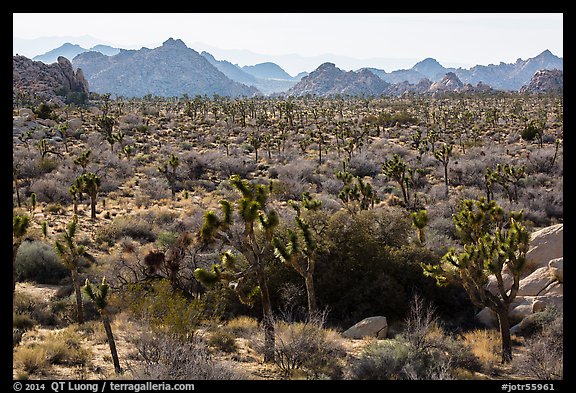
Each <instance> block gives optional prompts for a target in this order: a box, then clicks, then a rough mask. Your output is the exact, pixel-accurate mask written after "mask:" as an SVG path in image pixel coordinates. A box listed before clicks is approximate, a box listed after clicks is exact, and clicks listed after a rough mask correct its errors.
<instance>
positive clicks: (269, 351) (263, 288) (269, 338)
mask: <svg viewBox="0 0 576 393" xmlns="http://www.w3.org/2000/svg"><path fill="white" fill-rule="evenodd" d="M257 275H258V285H259V286H260V297H261V300H262V313H263V320H262V325H263V327H264V361H265V362H273V361H274V348H275V341H276V338H275V334H274V319H273V316H272V304H271V302H270V294H269V293H268V284H267V282H266V276H265V274H264V268H263V267H262V266H259V267H258V269H257Z"/></svg>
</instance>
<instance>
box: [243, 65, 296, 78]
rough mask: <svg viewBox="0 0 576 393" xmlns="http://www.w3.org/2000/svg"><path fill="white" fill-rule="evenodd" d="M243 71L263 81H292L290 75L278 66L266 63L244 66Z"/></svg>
mask: <svg viewBox="0 0 576 393" xmlns="http://www.w3.org/2000/svg"><path fill="white" fill-rule="evenodd" d="M242 70H244V71H245V72H247V73H248V74H250V75H253V76H255V77H256V78H261V79H279V80H292V79H294V78H292V77H291V76H290V75H288V73H287V72H286V71H284V70H283V69H282V68H281V67H280V66H279V65H278V64H274V63H270V62H266V63H259V64H255V65H251V66H244V67H242Z"/></svg>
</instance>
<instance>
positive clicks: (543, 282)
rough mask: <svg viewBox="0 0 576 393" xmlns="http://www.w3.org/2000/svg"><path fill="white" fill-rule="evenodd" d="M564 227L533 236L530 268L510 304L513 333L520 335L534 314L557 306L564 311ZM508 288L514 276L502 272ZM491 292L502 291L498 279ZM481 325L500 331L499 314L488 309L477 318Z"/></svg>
mask: <svg viewBox="0 0 576 393" xmlns="http://www.w3.org/2000/svg"><path fill="white" fill-rule="evenodd" d="M563 233H564V224H557V225H552V226H550V227H546V228H543V229H540V230H538V231H536V232H534V233H532V235H531V237H530V249H529V250H528V252H527V253H526V265H525V267H524V270H523V273H522V274H521V275H520V286H519V289H518V294H517V295H516V298H515V299H514V300H513V301H512V303H511V304H510V309H509V313H508V315H509V317H510V319H511V320H510V323H511V325H515V326H513V327H512V329H511V331H512V333H520V332H521V331H522V329H524V328H526V326H528V325H529V324H530V321H531V320H532V319H533V317H532V314H534V313H536V312H540V311H543V310H545V309H546V308H547V307H551V306H554V307H556V308H558V309H562V308H563V294H564V291H563V286H564V258H563V253H564V252H563V250H564V237H563ZM502 278H503V281H504V288H505V289H507V290H509V289H510V287H511V286H512V276H511V275H510V273H509V271H507V270H506V269H505V270H504V271H503V272H502ZM487 288H488V290H490V291H492V292H495V291H498V287H497V284H496V279H495V278H494V277H490V278H489V283H488V286H487ZM476 318H477V320H478V321H480V322H481V323H483V324H484V325H486V326H489V327H497V326H498V319H497V316H496V314H495V313H494V312H493V311H492V310H490V309H489V308H487V307H486V308H484V309H483V310H481V311H480V312H479V313H478V314H477V315H476Z"/></svg>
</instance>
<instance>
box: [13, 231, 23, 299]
mask: <svg viewBox="0 0 576 393" xmlns="http://www.w3.org/2000/svg"><path fill="white" fill-rule="evenodd" d="M20 244H21V243H20V242H16V243H14V244H12V293H14V292H16V254H18V249H19V248H20Z"/></svg>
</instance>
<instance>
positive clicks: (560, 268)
mask: <svg viewBox="0 0 576 393" xmlns="http://www.w3.org/2000/svg"><path fill="white" fill-rule="evenodd" d="M548 268H549V269H550V274H551V275H552V277H554V279H556V280H558V281H559V282H561V283H563V282H564V257H560V258H555V259H552V260H551V261H550V262H548Z"/></svg>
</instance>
